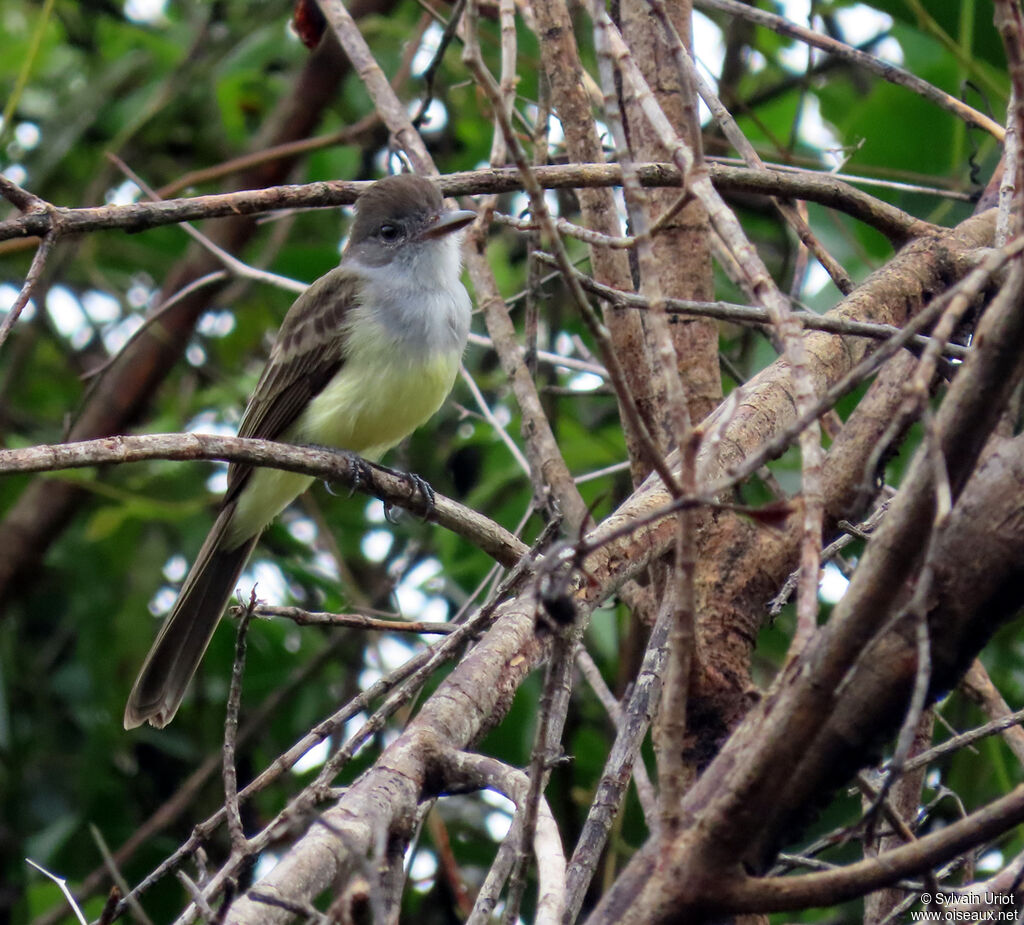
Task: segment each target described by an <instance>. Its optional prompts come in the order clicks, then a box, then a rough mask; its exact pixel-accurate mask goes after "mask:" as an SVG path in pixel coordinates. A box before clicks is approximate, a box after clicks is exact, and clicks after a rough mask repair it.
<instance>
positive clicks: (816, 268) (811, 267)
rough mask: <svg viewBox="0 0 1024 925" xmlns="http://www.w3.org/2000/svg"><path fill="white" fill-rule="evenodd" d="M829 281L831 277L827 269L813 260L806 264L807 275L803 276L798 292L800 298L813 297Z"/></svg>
mask: <svg viewBox="0 0 1024 925" xmlns="http://www.w3.org/2000/svg"><path fill="white" fill-rule="evenodd" d="M831 282H832V277H830V276H829V275H828V270H826V269H825V268H824V267H823V266H822V265H821V264H820V263H818V262H817V261H816V260H815V261H814V262H812V263H810V264H808V266H807V275H806V276H805V277H804V286H803V290H802V292H801V294H800V295H801V298H803V299H805V300H810V299H813V298H814V297H815V296H816V295H817V294H818V293H819V292H821V290H822V289H824V288H825V287H826V286H827V285H828V284H829V283H831Z"/></svg>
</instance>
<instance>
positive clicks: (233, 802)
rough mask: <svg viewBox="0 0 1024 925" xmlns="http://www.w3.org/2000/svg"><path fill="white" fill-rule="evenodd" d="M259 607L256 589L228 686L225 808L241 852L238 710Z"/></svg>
mask: <svg viewBox="0 0 1024 925" xmlns="http://www.w3.org/2000/svg"><path fill="white" fill-rule="evenodd" d="M255 609H256V589H255V588H253V589H252V592H251V593H250V596H249V603H248V605H247V606H246V607H244V608H243V609H242V616H241V619H239V621H238V628H237V630H236V633H237V637H236V641H235V660H234V663H233V664H232V666H231V686H230V687H229V689H228V703H227V709H226V710H225V716H224V746H223V756H224V769H223V774H224V809H225V810H226V812H227V822H228V834H229V835H230V836H231V850H232V851H233V852H234V853H235V854H238V855H245V854H247V853H248V844H247V841H246V837H245V829H244V828H243V826H242V813H241V810H240V809H239V807H238V768H237V766H236V763H235V745H236V743H237V741H238V710H239V708H240V707H241V704H242V674H243V672H244V670H245V644H246V636H247V634H248V632H249V621H251V620H252V616H253V611H254V610H255Z"/></svg>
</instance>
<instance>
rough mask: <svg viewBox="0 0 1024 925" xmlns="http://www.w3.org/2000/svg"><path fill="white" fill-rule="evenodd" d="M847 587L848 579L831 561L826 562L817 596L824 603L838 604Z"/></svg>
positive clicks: (848, 585)
mask: <svg viewBox="0 0 1024 925" xmlns="http://www.w3.org/2000/svg"><path fill="white" fill-rule="evenodd" d="M848 587H850V580H849V579H848V578H847V577H846V576H845V575H843V573H842V572H840V571H839V569H837V568H836V567H835V565H833V564H832V563H831V562H828V563H826V565H825V570H824V572H823V573H822V576H821V583H820V584H819V585H818V597H820V598H821V599H822V600H823V601H824V602H825V603H826V604H838V603H839V602H840V601H841V600H842V598H843V595H844V594H846V589H847V588H848Z"/></svg>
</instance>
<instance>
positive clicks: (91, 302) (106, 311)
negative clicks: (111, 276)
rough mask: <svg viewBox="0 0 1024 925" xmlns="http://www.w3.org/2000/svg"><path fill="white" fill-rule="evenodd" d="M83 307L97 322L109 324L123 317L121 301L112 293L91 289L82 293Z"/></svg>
mask: <svg viewBox="0 0 1024 925" xmlns="http://www.w3.org/2000/svg"><path fill="white" fill-rule="evenodd" d="M82 308H84V309H85V312H86V314H87V315H88V316H89V317H90V318H92V320H93V321H94V322H96V324H107V323H108V322H111V321H117V319H118V318H120V317H121V303H120V302H119V301H118V300H117V299H115V298H114V297H113V296H112V295H109V294H108V293H106V292H100V290H98V289H90V290H89V291H88V292H86V293H83V295H82Z"/></svg>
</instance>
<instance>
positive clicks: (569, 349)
mask: <svg viewBox="0 0 1024 925" xmlns="http://www.w3.org/2000/svg"><path fill="white" fill-rule="evenodd" d="M555 353H557V354H558V355H559V356H561V357H571V356H572V355H573V353H575V348H574V347H573V343H572V337H571V336H570V335H569V334H567V333H566V332H565V331H559V332H558V334H556V335H555Z"/></svg>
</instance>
